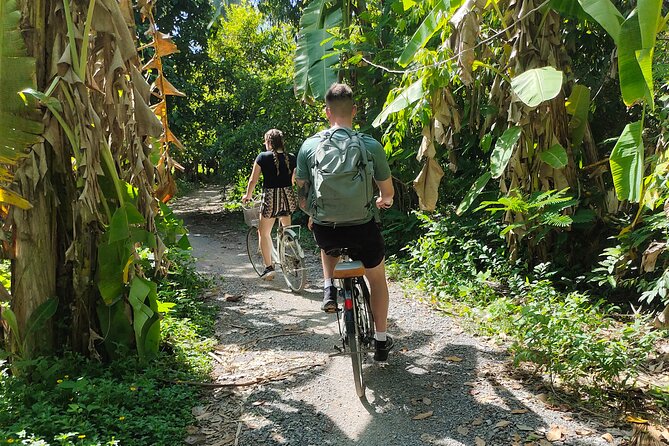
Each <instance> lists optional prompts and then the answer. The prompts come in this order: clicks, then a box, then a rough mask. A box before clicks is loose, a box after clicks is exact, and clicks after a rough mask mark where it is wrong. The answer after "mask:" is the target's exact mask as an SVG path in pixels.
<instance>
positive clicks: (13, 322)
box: [0, 297, 58, 361]
mask: <svg viewBox="0 0 669 446" xmlns="http://www.w3.org/2000/svg"><path fill="white" fill-rule="evenodd" d="M0 307H2V311H0V319H4V320H5V322H6V323H7V326H8V327H9V331H10V339H11V345H10V353H11V356H12V361H21V360H22V359H24V357H25V352H26V350H27V342H28V341H29V340H30V339H31V336H32V335H33V333H35V331H37V330H40V329H41V328H42V327H44V324H45V323H46V321H47V320H49V319H51V318H52V317H53V315H54V314H56V309H57V308H58V299H57V298H55V297H50V298H48V299H47V300H45V301H44V302H42V303H41V304H40V305H39V306H38V307H37V308H35V310H33V312H32V313H31V314H30V317H29V318H28V321H27V322H26V327H25V328H26V330H25V333H21V331H20V330H19V323H18V321H17V319H16V315H15V314H14V312H13V311H12V310H11V308H9V305H5V304H4V303H0ZM0 352H2V350H0Z"/></svg>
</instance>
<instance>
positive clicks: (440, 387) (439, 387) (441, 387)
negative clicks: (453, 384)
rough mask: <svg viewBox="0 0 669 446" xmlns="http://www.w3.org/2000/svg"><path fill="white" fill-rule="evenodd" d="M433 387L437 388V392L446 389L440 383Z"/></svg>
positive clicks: (434, 384) (433, 384)
mask: <svg viewBox="0 0 669 446" xmlns="http://www.w3.org/2000/svg"><path fill="white" fill-rule="evenodd" d="M432 387H433V388H435V389H437V390H439V389H443V388H444V386H442V385H441V384H439V383H432Z"/></svg>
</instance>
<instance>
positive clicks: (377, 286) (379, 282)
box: [365, 260, 389, 333]
mask: <svg viewBox="0 0 669 446" xmlns="http://www.w3.org/2000/svg"><path fill="white" fill-rule="evenodd" d="M365 277H367V280H368V281H369V292H370V294H371V306H372V314H373V315H374V326H375V327H376V331H377V332H382V333H385V331H386V328H387V326H388V305H389V298H388V282H386V267H385V263H384V261H383V260H382V261H381V263H379V264H378V265H377V266H375V267H374V268H367V269H366V270H365Z"/></svg>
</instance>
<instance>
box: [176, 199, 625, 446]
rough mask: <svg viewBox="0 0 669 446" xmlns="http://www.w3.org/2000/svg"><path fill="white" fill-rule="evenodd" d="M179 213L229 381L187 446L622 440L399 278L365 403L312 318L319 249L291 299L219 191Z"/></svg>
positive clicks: (322, 326) (221, 377)
mask: <svg viewBox="0 0 669 446" xmlns="http://www.w3.org/2000/svg"><path fill="white" fill-rule="evenodd" d="M175 212H176V213H177V214H178V215H180V216H181V217H182V218H184V220H185V221H186V224H187V226H188V227H189V229H190V232H191V235H190V240H191V243H192V245H193V249H194V253H195V256H196V257H197V258H198V268H199V270H200V271H202V272H204V273H208V274H214V275H217V276H220V277H222V278H223V281H222V284H221V285H220V286H219V287H218V288H217V289H216V290H213V291H212V293H211V297H212V298H213V299H215V301H216V302H217V303H218V304H219V305H220V321H219V324H218V334H217V336H218V339H219V345H218V346H217V347H216V349H215V351H214V353H213V355H214V357H215V359H216V369H215V372H214V378H215V381H216V382H218V383H230V384H235V386H231V387H223V388H220V389H216V390H214V391H212V392H211V393H210V394H209V395H208V396H207V398H206V401H205V402H204V403H203V405H202V406H201V407H198V408H196V409H195V415H196V417H197V418H198V423H197V426H193V428H192V432H191V435H190V436H189V437H188V439H187V442H188V443H189V444H207V445H218V446H223V445H241V446H255V445H300V446H301V445H304V446H309V445H323V444H325V445H337V446H340V445H353V444H358V445H364V446H411V445H430V444H431V445H474V446H485V445H488V446H490V445H495V446H509V445H544V446H545V445H549V444H555V445H609V444H624V441H623V440H622V439H623V438H624V437H627V438H629V432H626V431H623V430H619V429H617V428H614V427H613V426H608V427H605V426H603V425H602V424H601V423H599V422H595V421H594V420H593V419H592V416H590V415H588V414H579V413H573V412H567V411H564V410H561V409H560V406H559V404H551V403H550V402H548V400H547V399H546V397H547V396H546V391H545V390H542V389H540V388H531V387H530V386H531V385H530V384H523V383H521V382H519V381H516V380H514V379H513V378H512V377H511V376H510V375H511V373H510V370H511V369H510V366H509V364H508V358H507V357H506V355H505V353H504V352H503V351H501V350H498V349H496V348H494V347H491V346H490V345H488V344H486V343H485V342H483V341H482V340H481V339H478V338H474V337H472V336H470V335H468V334H466V333H464V332H463V330H462V329H461V328H460V327H459V326H458V321H457V320H454V319H452V318H449V317H444V316H442V315H439V314H438V313H437V312H435V311H433V310H431V309H430V308H429V307H428V306H426V305H424V304H422V303H420V302H418V301H417V300H416V299H410V298H406V297H404V293H403V291H402V290H401V289H400V287H399V286H398V285H397V284H391V287H390V290H391V310H390V327H389V330H388V331H389V333H391V334H392V335H393V336H394V337H395V339H396V348H395V350H394V352H392V353H391V358H390V359H389V361H388V363H387V364H377V363H373V361H370V362H369V363H368V365H367V366H366V369H365V374H366V375H365V376H366V379H367V382H368V389H367V400H366V401H365V400H359V399H358V398H357V397H356V395H355V389H354V386H353V380H352V378H351V365H350V359H349V358H347V357H345V356H330V355H331V354H332V353H334V352H335V351H334V349H333V345H334V343H335V342H336V339H337V336H338V332H337V325H336V323H335V320H334V317H333V316H332V315H327V314H324V313H322V312H321V311H320V310H319V305H320V299H321V293H322V291H321V279H320V269H319V264H318V262H317V258H316V256H315V253H314V252H308V253H307V255H308V266H309V274H308V280H309V283H308V286H307V289H306V290H305V291H304V292H303V293H302V294H299V295H298V294H293V293H290V292H289V291H288V288H287V287H286V284H285V283H284V281H283V277H282V276H281V275H280V274H277V277H276V279H275V280H274V281H273V282H262V281H260V280H259V279H258V277H257V275H256V274H255V273H254V271H253V269H252V268H251V266H250V264H249V262H248V259H247V257H246V249H245V248H246V245H245V230H246V229H245V227H244V226H243V224H242V221H241V218H240V217H239V216H234V217H231V216H229V215H225V214H224V213H223V212H222V199H221V196H220V193H219V191H218V190H216V189H206V190H200V191H198V192H196V193H193V194H191V196H189V197H187V198H186V199H181V200H179V201H178V202H177V203H176V204H175ZM308 237H311V235H310V233H309V232H308V231H306V230H304V231H303V233H302V238H303V239H306V238H308ZM237 296H241V297H240V298H239V300H237V301H235V300H236V299H235V297H237ZM231 389H234V390H231ZM549 400H550V398H549ZM603 435H604V437H603ZM609 435H611V437H610V438H608V440H610V441H607V438H606V437H608V436H609ZM547 436H548V437H549V438H550V439H551V440H554V441H553V442H552V443H551V442H549V441H548V440H547V439H546V438H547Z"/></svg>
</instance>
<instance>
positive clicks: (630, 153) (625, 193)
mask: <svg viewBox="0 0 669 446" xmlns="http://www.w3.org/2000/svg"><path fill="white" fill-rule="evenodd" d="M642 130H643V129H642V126H641V121H636V122H633V123H631V124H627V125H626V126H625V129H624V130H623V132H622V134H621V135H620V138H618V142H616V145H615V147H614V148H613V151H612V152H611V156H610V157H609V164H610V165H611V175H612V176H613V184H614V186H615V189H616V195H617V196H618V199H619V200H621V201H622V200H628V201H630V202H632V203H637V202H638V201H639V198H641V181H642V179H643V155H644V153H643V141H642V139H641V131H642Z"/></svg>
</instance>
